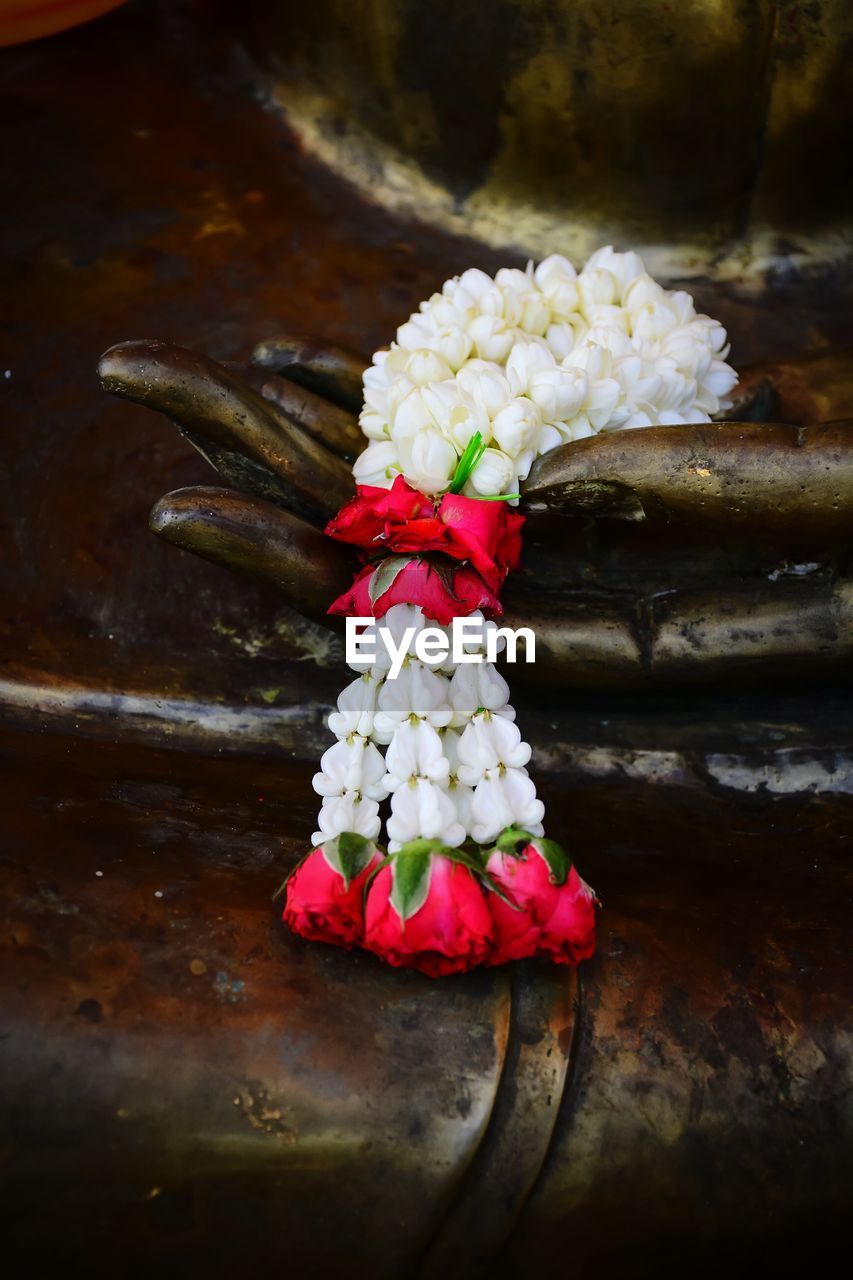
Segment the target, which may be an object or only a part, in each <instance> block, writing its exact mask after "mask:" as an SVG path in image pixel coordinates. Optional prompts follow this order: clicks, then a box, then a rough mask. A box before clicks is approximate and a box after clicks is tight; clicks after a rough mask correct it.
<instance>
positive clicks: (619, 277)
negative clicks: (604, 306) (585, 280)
mask: <svg viewBox="0 0 853 1280" xmlns="http://www.w3.org/2000/svg"><path fill="white" fill-rule="evenodd" d="M597 267H603V268H604V269H605V270H606V271H609V272H610V274H611V275H612V276H613V277H614V279H615V280H616V283H617V290H618V292H617V298H618V299H620V300H621V298H622V297H623V296H624V293H625V290H626V289H627V287H628V285H629V284H631V283H632V281H634V280H636V278H637V276H642V275H645V274H646V268H645V265H644V263H643V259H642V258H641V257H640V255H639V254H638V253H614V252H613V248H612V246H611V245H609V244H608V245H606V246H605V247H604V248H603V249H597V250H596V251H595V253H594V254H593V255H592V257H591V258H590V259H589V261H588V262H587V263H586V266H585V267H584V271H585V272H586V271H592V270H595V268H597Z"/></svg>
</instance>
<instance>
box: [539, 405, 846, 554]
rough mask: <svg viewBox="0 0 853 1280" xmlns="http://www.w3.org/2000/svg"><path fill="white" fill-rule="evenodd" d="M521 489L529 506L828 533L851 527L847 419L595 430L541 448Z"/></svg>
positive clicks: (744, 529)
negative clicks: (803, 423)
mask: <svg viewBox="0 0 853 1280" xmlns="http://www.w3.org/2000/svg"><path fill="white" fill-rule="evenodd" d="M521 492H522V497H523V500H524V503H525V506H526V507H527V509H528V510H530V511H533V512H537V511H539V512H542V511H555V512H561V513H562V514H565V515H583V516H593V517H609V518H612V519H621V520H638V521H639V520H649V521H652V520H655V521H663V522H665V521H670V520H672V521H677V520H680V521H682V522H689V523H691V524H692V525H693V526H694V527H697V526H701V525H707V526H710V527H715V528H719V529H723V530H732V531H739V532H741V533H750V534H752V533H761V534H766V535H768V536H786V535H790V534H791V531H792V530H796V531H797V532H798V533H799V534H801V535H809V536H812V535H818V536H829V537H836V536H840V535H843V534H848V533H850V532H851V530H853V420H848V421H844V422H831V423H817V424H815V425H813V426H810V427H794V426H789V425H784V424H780V423H772V424H763V423H755V422H719V423H709V424H697V425H693V426H691V425H685V426H671V427H648V428H645V429H642V430H638V431H615V432H608V433H602V434H601V435H598V436H592V437H590V438H589V439H586V440H580V441H578V442H576V443H574V444H568V445H562V446H560V447H559V448H557V449H553V450H551V451H550V452H549V453H547V454H544V455H543V456H542V457H541V458H539V459H538V460H537V461H536V462H535V463H534V465H533V467H532V469H531V471H530V475H529V476H528V478H527V480H526V481H525V482H524V483H523V485H522V486H521Z"/></svg>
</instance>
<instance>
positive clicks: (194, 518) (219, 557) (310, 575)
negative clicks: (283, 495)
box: [150, 486, 354, 627]
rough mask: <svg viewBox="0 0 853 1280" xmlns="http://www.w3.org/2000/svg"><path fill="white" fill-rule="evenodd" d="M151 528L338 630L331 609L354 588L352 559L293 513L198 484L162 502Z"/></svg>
mask: <svg viewBox="0 0 853 1280" xmlns="http://www.w3.org/2000/svg"><path fill="white" fill-rule="evenodd" d="M150 527H151V529H152V531H153V532H154V533H156V534H158V535H159V536H160V537H161V538H164V539H165V540H166V541H167V542H171V543H172V544H173V545H174V546H176V547H180V548H181V549H182V550H184V551H191V552H193V554H194V555H198V556H201V557H202V558H203V559H205V560H210V561H212V562H213V563H214V564H218V565H222V566H223V567H224V568H226V569H232V570H233V571H234V572H236V573H240V574H242V575H244V576H247V577H250V578H252V579H253V580H255V581H257V582H261V583H263V584H264V585H265V586H271V587H275V589H276V590H277V591H279V592H281V595H282V597H283V598H284V600H285V603H286V604H288V605H289V606H290V607H291V608H293V609H294V610H296V612H297V613H300V614H303V615H304V616H305V617H307V618H311V619H313V620H314V621H317V622H323V623H325V625H326V626H329V627H332V626H336V625H339V624H340V619H336V618H335V619H333V618H331V617H329V616H328V614H327V613H326V610H327V609H328V607H329V604H330V602H331V601H332V600H334V599H335V598H336V597H337V596H339V595H340V594H341V593H342V592H343V591H344V590H345V589H346V588H347V587H348V586H349V584H350V583H351V581H352V574H353V568H354V561H353V558H352V557H351V555H350V554H349V553H348V552H347V550H346V549H345V548H344V547H342V546H341V545H340V544H339V543H336V542H333V541H332V540H331V539H330V538H326V537H324V535H323V534H322V533H320V531H319V530H318V529H315V528H314V526H313V525H310V524H307V523H306V522H305V521H304V520H300V519H299V518H298V516H295V515H292V514H291V513H290V512H289V511H282V510H281V508H280V507H276V506H273V505H272V504H271V503H269V502H265V501H264V500H263V499H262V498H258V497H254V496H251V495H249V494H243V493H235V492H234V490H233V489H217V488H208V487H206V486H196V487H192V488H186V489H176V490H175V491H174V492H173V493H167V494H166V495H165V496H164V497H162V498H160V500H159V501H158V502H157V503H156V504H155V505H154V507H153V509H152V511H151V517H150Z"/></svg>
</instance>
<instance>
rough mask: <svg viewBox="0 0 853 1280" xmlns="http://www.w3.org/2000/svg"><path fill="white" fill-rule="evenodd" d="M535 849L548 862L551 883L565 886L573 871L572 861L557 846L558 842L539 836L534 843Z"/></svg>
mask: <svg viewBox="0 0 853 1280" xmlns="http://www.w3.org/2000/svg"><path fill="white" fill-rule="evenodd" d="M533 848H534V849H535V850H536V852H537V853H539V854H541V856H542V857H543V858H544V859H545V861H546V862H547V864H548V870H549V871H550V872H551V882H552V883H553V884H565V883H566V880H567V879H568V877H569V872H570V871H571V869H572V860H571V858H570V857H569V855H568V854H567V853H565V852H564V851H563V849H562V848H561V847H560V845H558V844H557V841H556V840H546V839H545V838H544V836H537V837H536V839H535V840H534V841H533Z"/></svg>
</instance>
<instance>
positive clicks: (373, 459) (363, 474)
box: [352, 440, 402, 489]
mask: <svg viewBox="0 0 853 1280" xmlns="http://www.w3.org/2000/svg"><path fill="white" fill-rule="evenodd" d="M401 470H402V468H401V466H400V459H399V456H398V453H397V446H396V445H395V444H394V443H393V441H391V440H385V441H379V440H371V442H370V444H369V445H368V446H367V448H366V449H365V450H364V452H363V453H360V454H359V455H358V457H357V458H356V460H355V462H354V463H353V468H352V474H353V479H354V480H355V482H356V484H372V485H376V486H377V487H379V488H383V489H389V488H390V487H391V485H392V484H393V483H394V477H395V475H397V473H398V472H399V471H401Z"/></svg>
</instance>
